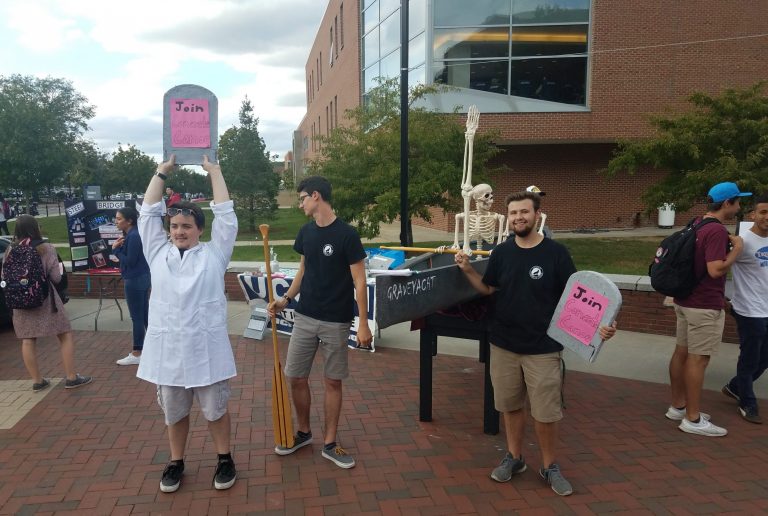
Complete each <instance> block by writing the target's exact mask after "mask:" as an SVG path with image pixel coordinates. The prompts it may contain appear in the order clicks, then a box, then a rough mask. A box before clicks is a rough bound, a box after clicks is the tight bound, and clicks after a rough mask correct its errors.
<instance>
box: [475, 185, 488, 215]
mask: <svg viewBox="0 0 768 516" xmlns="http://www.w3.org/2000/svg"><path fill="white" fill-rule="evenodd" d="M471 193H472V198H473V199H474V200H475V207H476V208H477V211H479V212H488V211H491V206H493V189H492V188H491V186H490V185H487V184H485V183H480V184H479V185H477V186H475V187H474V188H473V189H472V192H471Z"/></svg>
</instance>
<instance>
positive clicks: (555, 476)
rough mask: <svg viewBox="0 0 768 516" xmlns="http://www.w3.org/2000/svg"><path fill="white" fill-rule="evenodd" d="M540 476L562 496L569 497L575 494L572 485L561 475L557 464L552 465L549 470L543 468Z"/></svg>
mask: <svg viewBox="0 0 768 516" xmlns="http://www.w3.org/2000/svg"><path fill="white" fill-rule="evenodd" d="M539 475H541V478H543V479H544V480H545V481H546V482H547V484H549V485H550V486H551V487H552V491H554V492H555V493H557V494H559V495H560V496H568V495H569V494H571V493H573V487H571V483H570V482H568V481H567V480H566V479H565V477H564V476H563V474H562V473H560V466H558V465H557V464H550V465H549V467H548V468H541V469H540V470H539Z"/></svg>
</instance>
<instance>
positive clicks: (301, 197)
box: [299, 194, 312, 204]
mask: <svg viewBox="0 0 768 516" xmlns="http://www.w3.org/2000/svg"><path fill="white" fill-rule="evenodd" d="M307 197H312V196H311V195H309V194H304V195H299V204H301V203H303V202H304V199H306V198H307Z"/></svg>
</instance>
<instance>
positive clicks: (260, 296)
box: [237, 269, 376, 351]
mask: <svg viewBox="0 0 768 516" xmlns="http://www.w3.org/2000/svg"><path fill="white" fill-rule="evenodd" d="M296 272H297V271H296V270H294V269H290V270H283V271H282V272H281V274H279V275H278V276H275V275H273V277H272V290H273V295H274V298H275V299H277V298H279V297H282V296H283V294H285V293H286V292H287V291H288V288H289V287H290V286H291V284H292V283H293V279H294V277H295V275H296ZM237 279H238V282H239V283H240V287H241V288H242V289H243V293H244V294H245V298H246V300H247V301H248V303H249V304H250V305H251V306H252V307H254V310H261V311H264V310H265V308H266V303H267V301H268V299H269V296H268V295H267V278H266V277H265V276H263V275H262V276H254V275H252V274H249V273H243V274H238V275H237ZM375 290H376V283H375V280H374V279H373V278H369V279H368V327H369V328H370V330H371V334H372V335H373V340H372V341H371V347H370V351H375V350H376V346H375V340H376V318H375V315H376V302H375V299H376V297H375ZM298 298H299V296H296V298H295V299H293V300H292V301H291V302H290V303H288V306H286V307H285V310H283V311H282V312H280V313H279V314H278V315H277V317H276V322H277V331H279V332H280V333H282V334H284V335H290V334H291V333H292V332H293V321H294V317H295V314H296V306H298ZM359 323H360V318H359V317H358V312H357V305H356V304H355V318H354V320H353V321H352V325H351V326H350V328H349V341H348V344H349V347H351V348H357V340H356V336H357V328H358V325H359ZM270 325H271V321H269V322H268V324H267V328H269V327H271V326H270ZM361 349H362V348H361ZM366 350H367V348H366Z"/></svg>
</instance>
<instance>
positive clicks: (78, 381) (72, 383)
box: [64, 374, 93, 389]
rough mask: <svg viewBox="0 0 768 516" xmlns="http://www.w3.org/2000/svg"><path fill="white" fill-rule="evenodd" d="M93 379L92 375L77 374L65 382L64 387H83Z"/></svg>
mask: <svg viewBox="0 0 768 516" xmlns="http://www.w3.org/2000/svg"><path fill="white" fill-rule="evenodd" d="M92 381H93V378H92V377H90V376H80V375H79V374H78V375H75V379H74V380H67V381H66V382H64V388H65V389H77V388H78V387H82V386H83V385H88V384H89V383H91V382H92Z"/></svg>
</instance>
